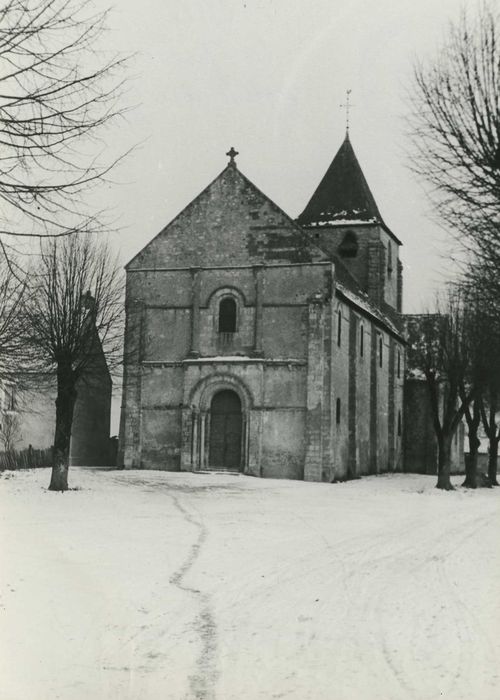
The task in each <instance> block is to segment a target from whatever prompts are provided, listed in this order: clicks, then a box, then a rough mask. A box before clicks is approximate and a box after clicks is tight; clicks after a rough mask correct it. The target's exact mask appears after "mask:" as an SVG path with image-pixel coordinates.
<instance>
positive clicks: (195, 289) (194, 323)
mask: <svg viewBox="0 0 500 700" xmlns="http://www.w3.org/2000/svg"><path fill="white" fill-rule="evenodd" d="M200 282H201V279H200V268H199V267H192V268H191V350H190V353H189V354H190V355H191V357H199V355H200Z"/></svg>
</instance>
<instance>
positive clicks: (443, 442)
mask: <svg viewBox="0 0 500 700" xmlns="http://www.w3.org/2000/svg"><path fill="white" fill-rule="evenodd" d="M452 439H453V434H448V433H445V434H441V435H440V436H439V437H438V480H437V484H436V488H438V489H444V490H445V491H452V490H453V486H452V484H451V481H450V472H451V442H452Z"/></svg>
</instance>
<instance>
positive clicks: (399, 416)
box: [398, 410, 402, 437]
mask: <svg viewBox="0 0 500 700" xmlns="http://www.w3.org/2000/svg"><path fill="white" fill-rule="evenodd" d="M401 428H402V426H401V410H399V411H398V437H401Z"/></svg>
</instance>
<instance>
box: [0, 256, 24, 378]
mask: <svg viewBox="0 0 500 700" xmlns="http://www.w3.org/2000/svg"><path fill="white" fill-rule="evenodd" d="M26 284H27V278H26V276H23V277H22V278H21V277H20V275H19V274H16V273H15V272H14V271H13V270H12V268H11V266H9V265H8V264H7V262H6V261H5V260H1V258H0V379H2V380H9V379H12V378H13V377H15V376H16V374H17V370H18V368H19V366H20V365H21V364H22V360H23V357H24V354H25V345H24V338H23V331H24V319H23V313H22V304H23V298H24V295H25V292H26Z"/></svg>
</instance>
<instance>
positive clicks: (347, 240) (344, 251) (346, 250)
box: [339, 231, 358, 258]
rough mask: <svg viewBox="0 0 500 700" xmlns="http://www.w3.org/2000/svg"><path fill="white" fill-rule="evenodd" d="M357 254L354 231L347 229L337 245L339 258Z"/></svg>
mask: <svg viewBox="0 0 500 700" xmlns="http://www.w3.org/2000/svg"><path fill="white" fill-rule="evenodd" d="M357 254H358V239H357V238H356V234H355V233H354V231H347V233H346V235H345V236H344V238H343V240H342V243H341V244H340V245H339V255H340V257H341V258H355V257H356V255H357Z"/></svg>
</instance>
